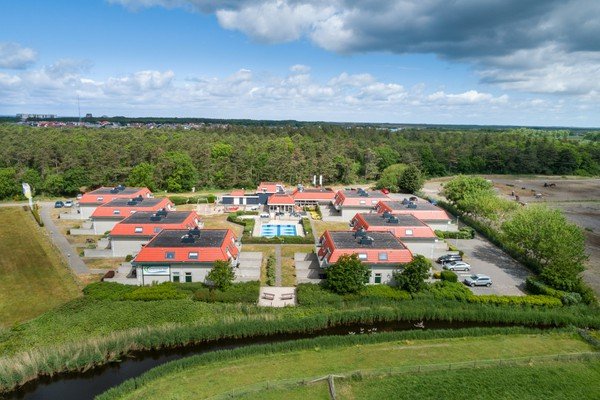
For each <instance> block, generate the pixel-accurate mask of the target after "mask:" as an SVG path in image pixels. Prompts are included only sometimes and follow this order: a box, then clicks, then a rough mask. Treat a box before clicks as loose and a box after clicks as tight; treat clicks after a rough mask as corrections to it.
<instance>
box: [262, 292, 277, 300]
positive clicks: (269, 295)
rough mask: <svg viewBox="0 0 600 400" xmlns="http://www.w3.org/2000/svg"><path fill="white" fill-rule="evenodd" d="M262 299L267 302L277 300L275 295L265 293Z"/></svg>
mask: <svg viewBox="0 0 600 400" xmlns="http://www.w3.org/2000/svg"><path fill="white" fill-rule="evenodd" d="M262 297H263V299H266V300H274V299H275V295H274V294H272V293H263V295H262Z"/></svg>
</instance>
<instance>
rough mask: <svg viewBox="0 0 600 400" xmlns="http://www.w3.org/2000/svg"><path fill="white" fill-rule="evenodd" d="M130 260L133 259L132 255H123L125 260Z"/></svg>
mask: <svg viewBox="0 0 600 400" xmlns="http://www.w3.org/2000/svg"><path fill="white" fill-rule="evenodd" d="M131 260H133V256H132V255H131V254H127V255H126V256H125V262H130V261H131Z"/></svg>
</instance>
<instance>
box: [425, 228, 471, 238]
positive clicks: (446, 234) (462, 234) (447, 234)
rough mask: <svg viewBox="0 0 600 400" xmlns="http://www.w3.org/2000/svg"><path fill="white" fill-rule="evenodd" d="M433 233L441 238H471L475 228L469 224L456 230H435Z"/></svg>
mask: <svg viewBox="0 0 600 400" xmlns="http://www.w3.org/2000/svg"><path fill="white" fill-rule="evenodd" d="M435 235H436V236H437V237H439V238H441V239H473V238H474V237H475V229H473V228H471V227H470V226H463V227H462V228H460V230H459V231H458V232H451V231H441V230H439V229H436V230H435Z"/></svg>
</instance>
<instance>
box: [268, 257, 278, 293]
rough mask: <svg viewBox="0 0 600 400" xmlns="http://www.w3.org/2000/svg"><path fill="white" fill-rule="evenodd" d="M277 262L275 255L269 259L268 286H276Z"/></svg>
mask: <svg viewBox="0 0 600 400" xmlns="http://www.w3.org/2000/svg"><path fill="white" fill-rule="evenodd" d="M276 262H277V261H276V260H275V256H273V255H270V256H269V258H267V270H266V275H267V281H266V284H267V286H275V264H276Z"/></svg>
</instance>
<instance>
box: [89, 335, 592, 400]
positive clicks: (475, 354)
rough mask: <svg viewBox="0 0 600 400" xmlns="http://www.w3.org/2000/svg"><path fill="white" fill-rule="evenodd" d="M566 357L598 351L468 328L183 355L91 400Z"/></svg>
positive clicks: (561, 339)
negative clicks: (439, 366)
mask: <svg viewBox="0 0 600 400" xmlns="http://www.w3.org/2000/svg"><path fill="white" fill-rule="evenodd" d="M566 355H569V356H570V357H572V358H573V359H575V358H576V356H577V357H581V358H587V357H589V358H592V359H596V356H597V353H596V349H595V348H594V347H593V346H591V345H589V344H588V343H585V342H584V341H583V340H582V339H581V337H580V336H579V335H578V334H576V333H575V332H574V331H573V330H561V331H548V332H539V331H535V330H531V329H524V328H475V329H458V330H453V331H447V330H442V331H417V332H392V333H382V334H371V335H368V334H363V335H358V334H357V335H350V336H345V337H337V338H331V337H325V338H324V337H320V338H315V339H308V340H297V341H294V342H284V343H279V344H273V345H262V346H251V347H247V348H242V349H235V350H230V351H227V350H226V351H218V352H214V353H210V354H203V355H199V356H193V357H188V358H185V359H182V360H178V361H174V362H171V363H168V364H165V365H163V366H160V367H157V368H155V369H153V370H151V371H149V372H148V373H146V374H144V375H142V376H140V377H138V378H135V379H132V380H129V381H127V382H125V383H124V384H122V385H120V386H119V387H117V388H114V389H111V390H109V391H108V392H106V393H105V394H103V395H102V396H99V397H98V400H117V399H119V400H123V399H128V400H133V399H162V398H171V397H175V398H178V399H186V398H207V397H210V398H212V397H217V398H221V397H228V396H233V395H235V396H247V395H254V396H255V397H257V398H258V397H263V396H264V395H265V394H268V393H269V392H270V391H271V390H273V389H282V388H284V390H279V391H278V393H279V395H280V397H279V398H284V397H285V398H287V395H286V393H288V392H290V391H292V392H293V391H294V389H296V388H298V387H306V386H310V385H311V384H310V383H308V382H311V381H315V380H317V379H319V378H321V377H327V376H328V375H332V374H333V375H335V376H348V377H349V376H351V375H354V376H364V377H365V380H368V379H369V377H376V376H392V375H394V374H401V373H402V372H403V371H404V372H407V371H410V370H412V369H415V368H417V367H421V368H423V369H426V370H434V369H435V368H434V367H433V366H435V365H444V366H447V365H448V364H454V366H455V368H460V369H466V370H468V369H473V368H476V367H477V362H479V363H480V367H485V366H486V365H493V363H491V362H490V361H496V362H497V363H500V364H501V363H502V361H505V362H509V361H510V362H513V363H516V361H517V360H522V359H525V363H529V364H530V365H531V364H534V363H535V364H537V363H538V362H541V361H542V360H544V359H545V358H546V357H547V358H550V357H552V358H553V359H555V360H561V359H563V358H561V356H566ZM564 359H566V357H565V358H564ZM484 360H485V361H484ZM598 372H600V371H599V370H596V374H598ZM587 378H590V377H589V376H587ZM177 382H186V384H185V385H179V384H177ZM592 382H593V381H592ZM592 382H590V383H592ZM544 383H546V384H547V383H549V381H547V380H546V381H545V382H544ZM285 389H287V390H285ZM588 390H592V388H591V387H589V388H588ZM589 393H593V391H592V392H589ZM449 394H451V393H448V392H446V395H449ZM261 395H262V396H261ZM271 397H272V396H271ZM444 397H445V398H451V397H447V396H444ZM359 398H360V397H359ZM385 398H390V396H388V397H385Z"/></svg>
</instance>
